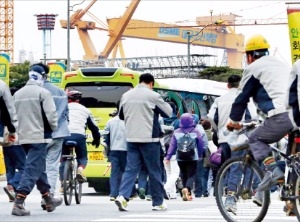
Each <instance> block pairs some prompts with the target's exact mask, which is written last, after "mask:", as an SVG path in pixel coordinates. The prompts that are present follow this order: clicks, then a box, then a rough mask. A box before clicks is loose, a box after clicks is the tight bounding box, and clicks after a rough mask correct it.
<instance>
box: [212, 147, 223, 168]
mask: <svg viewBox="0 0 300 222" xmlns="http://www.w3.org/2000/svg"><path fill="white" fill-rule="evenodd" d="M221 153H222V148H219V149H217V151H215V152H213V153H212V154H210V157H209V162H210V164H211V165H212V166H215V167H218V166H220V164H221Z"/></svg>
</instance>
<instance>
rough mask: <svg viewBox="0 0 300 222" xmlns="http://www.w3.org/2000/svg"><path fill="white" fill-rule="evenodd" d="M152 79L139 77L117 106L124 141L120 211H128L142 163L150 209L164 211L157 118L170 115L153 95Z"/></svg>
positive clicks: (145, 75) (166, 108)
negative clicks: (148, 188)
mask: <svg viewBox="0 0 300 222" xmlns="http://www.w3.org/2000/svg"><path fill="white" fill-rule="evenodd" d="M153 86H154V77H153V76H152V75H151V74H150V73H144V74H142V75H140V78H139V84H138V85H137V86H136V87H135V88H133V89H132V90H130V91H128V92H126V93H124V94H123V96H122V98H121V103H120V113H119V116H120V119H122V120H125V135H126V141H127V165H126V169H125V173H124V174H123V178H122V182H121V188H120V191H119V196H118V197H117V199H116V201H115V203H116V205H117V206H118V209H119V210H120V211H127V202H128V201H129V197H130V194H131V188H132V186H133V185H134V183H135V179H136V177H137V175H138V173H139V171H140V169H141V166H142V163H143V164H145V166H146V168H147V171H148V175H149V181H150V187H151V195H152V210H158V211H160V210H166V209H167V206H166V205H165V204H164V203H163V196H164V187H163V183H162V175H161V160H160V155H161V153H160V152H161V144H160V136H161V135H160V134H161V129H160V124H159V121H158V117H159V115H161V116H162V117H163V118H166V117H170V116H171V115H172V108H171V106H170V105H169V104H168V103H167V102H165V101H164V100H163V99H162V97H161V95H160V94H158V93H156V92H154V91H153V90H152V89H153Z"/></svg>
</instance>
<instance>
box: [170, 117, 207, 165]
mask: <svg viewBox="0 0 300 222" xmlns="http://www.w3.org/2000/svg"><path fill="white" fill-rule="evenodd" d="M195 126H196V125H195V122H194V120H193V117H192V115H191V114H189V113H184V114H182V115H181V117H180V127H179V128H178V129H176V130H175V131H174V134H173V136H172V139H171V143H170V146H169V149H168V153H167V155H166V159H167V160H170V159H171V157H172V155H175V154H176V151H177V141H178V139H179V138H181V137H182V136H184V135H185V134H186V133H189V134H190V136H191V137H192V138H195V139H196V143H197V149H196V155H195V157H194V159H193V160H195V161H197V160H198V159H199V158H202V156H203V151H204V144H203V141H202V136H201V133H200V132H199V130H198V129H196V127H195ZM177 160H178V161H182V160H180V159H177Z"/></svg>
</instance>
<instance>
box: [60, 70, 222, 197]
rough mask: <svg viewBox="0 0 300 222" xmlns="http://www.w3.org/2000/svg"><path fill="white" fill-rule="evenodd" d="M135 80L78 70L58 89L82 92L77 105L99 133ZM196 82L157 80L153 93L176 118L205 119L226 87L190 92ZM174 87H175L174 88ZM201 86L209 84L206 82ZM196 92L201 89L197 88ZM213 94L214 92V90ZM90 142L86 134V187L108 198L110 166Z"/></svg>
mask: <svg viewBox="0 0 300 222" xmlns="http://www.w3.org/2000/svg"><path fill="white" fill-rule="evenodd" d="M139 76H140V73H139V72H136V71H133V70H130V69H127V68H120V67H109V68H108V67H89V68H80V69H78V70H77V71H71V72H66V73H64V74H63V78H62V81H61V87H62V88H63V89H65V90H78V91H80V92H82V99H81V100H80V103H81V104H82V105H84V106H86V107H87V108H89V109H90V110H91V111H92V113H93V116H94V118H95V121H96V123H97V125H98V127H99V128H100V130H103V128H104V126H105V124H106V122H107V120H108V119H109V118H111V117H110V116H109V114H110V113H112V112H113V111H114V110H115V109H116V106H117V104H118V102H119V101H120V99H121V96H122V95H123V93H125V92H126V91H128V90H130V89H132V88H133V87H135V86H136V85H137V84H138V83H139ZM197 81H198V82H200V81H201V80H196V79H193V80H188V79H177V80H175V79H157V80H155V86H154V90H155V91H157V92H159V93H160V94H161V95H162V96H163V97H164V98H165V99H168V100H169V101H172V102H175V104H176V105H177V107H178V110H179V114H182V113H185V112H193V113H196V114H198V115H199V116H205V115H206V114H207V111H208V108H209V107H210V105H211V102H212V101H213V97H214V96H219V95H221V94H222V93H224V92H225V88H226V86H224V85H222V86H224V91H222V92H217V93H216V94H213V93H209V92H205V90H204V91H203V92H201V93H199V92H197V91H195V89H193V87H194V88H197V86H196V85H195V82H197ZM212 82H214V81H212ZM215 83H216V82H215ZM176 84H178V85H179V86H177V87H175V85H176ZM204 85H205V86H208V85H209V84H208V83H207V82H206V83H205V84H204ZM213 85H214V84H213ZM225 85H226V84H225ZM192 86H193V87H192ZM190 88H191V89H193V91H191V90H190ZM199 88H203V86H201V85H199ZM221 88H222V87H221ZM210 90H211V89H210ZM213 91H214V92H216V90H213ZM91 138H92V136H91V133H90V132H89V131H87V147H88V164H87V167H86V169H85V176H86V177H87V181H88V186H89V187H93V188H94V190H95V191H96V192H101V193H104V194H108V193H109V176H110V163H109V162H107V159H106V158H105V157H104V155H103V153H102V151H103V147H102V146H100V148H95V147H93V146H92V145H91V144H90V143H91Z"/></svg>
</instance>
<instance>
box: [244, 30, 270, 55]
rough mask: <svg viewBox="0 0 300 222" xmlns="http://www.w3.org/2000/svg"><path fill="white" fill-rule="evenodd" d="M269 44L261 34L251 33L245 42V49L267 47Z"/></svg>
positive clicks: (253, 49) (252, 49)
mask: <svg viewBox="0 0 300 222" xmlns="http://www.w3.org/2000/svg"><path fill="white" fill-rule="evenodd" d="M268 48H270V45H269V43H268V41H267V40H266V39H265V37H263V36H262V35H259V34H257V35H253V36H252V37H251V38H249V39H248V41H247V42H246V47H245V51H246V52H248V51H255V50H259V49H268Z"/></svg>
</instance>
